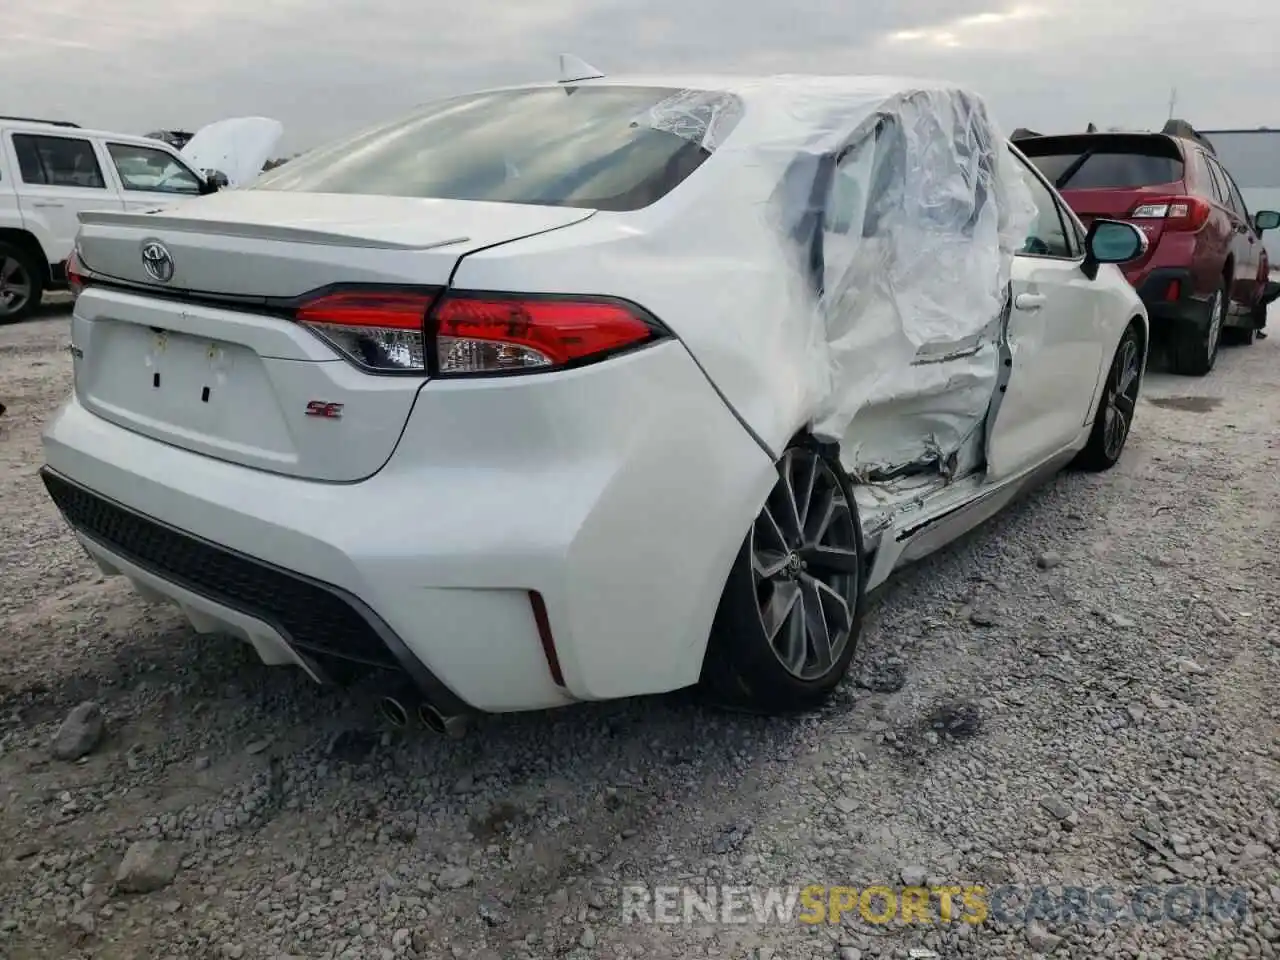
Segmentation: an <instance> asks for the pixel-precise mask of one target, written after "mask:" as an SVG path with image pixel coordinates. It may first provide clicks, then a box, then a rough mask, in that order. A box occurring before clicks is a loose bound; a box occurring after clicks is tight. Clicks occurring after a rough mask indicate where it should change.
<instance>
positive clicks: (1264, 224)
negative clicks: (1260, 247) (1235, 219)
mask: <svg viewBox="0 0 1280 960" xmlns="http://www.w3.org/2000/svg"><path fill="white" fill-rule="evenodd" d="M1253 227H1254V229H1255V230H1257V231H1258V232H1259V233H1261V232H1262V231H1263V230H1274V229H1275V228H1276V227H1280V213H1277V212H1276V211H1275V210H1259V211H1258V212H1257V213H1255V214H1254V215H1253Z"/></svg>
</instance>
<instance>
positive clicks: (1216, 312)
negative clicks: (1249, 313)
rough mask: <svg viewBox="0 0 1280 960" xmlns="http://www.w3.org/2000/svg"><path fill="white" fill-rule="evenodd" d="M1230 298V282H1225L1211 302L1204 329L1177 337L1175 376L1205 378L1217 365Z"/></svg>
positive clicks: (1173, 357)
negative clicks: (1228, 286) (1228, 297)
mask: <svg viewBox="0 0 1280 960" xmlns="http://www.w3.org/2000/svg"><path fill="white" fill-rule="evenodd" d="M1227 296H1228V288H1227V281H1226V280H1225V279H1224V280H1223V281H1222V284H1221V286H1219V287H1218V289H1217V290H1216V291H1214V294H1213V299H1212V300H1210V301H1209V321H1208V323H1207V324H1206V325H1205V328H1204V329H1203V330H1201V329H1199V328H1197V327H1190V328H1187V329H1183V330H1178V331H1177V332H1176V333H1175V334H1174V337H1173V342H1172V343H1171V344H1170V351H1169V355H1170V359H1171V360H1172V366H1173V372H1174V373H1180V374H1182V375H1184V376H1188V377H1203V376H1205V375H1207V374H1208V373H1209V372H1210V371H1211V370H1213V365H1214V364H1215V363H1217V362H1218V347H1219V345H1220V344H1221V342H1222V328H1223V325H1224V322H1225V321H1226V318H1227Z"/></svg>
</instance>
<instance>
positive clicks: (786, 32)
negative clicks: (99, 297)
mask: <svg viewBox="0 0 1280 960" xmlns="http://www.w3.org/2000/svg"><path fill="white" fill-rule="evenodd" d="M3 7H4V17H3V20H4V27H3V40H4V43H3V46H4V54H3V56H0V113H5V114H21V115H34V116H40V117H50V118H56V119H68V120H74V121H76V122H78V123H80V124H81V125H82V126H95V127H105V128H107V129H112V130H120V131H127V132H137V133H145V132H147V131H150V130H153V129H156V128H175V127H177V128H186V129H195V128H196V127H198V126H199V125H201V124H203V123H206V122H209V121H212V120H217V119H221V118H223V117H228V116H240V115H247V114H256V115H265V116H271V117H275V118H276V119H279V120H281V121H283V123H284V125H285V130H286V133H285V143H284V144H283V145H282V149H283V150H285V151H288V152H293V151H295V150H298V149H302V148H305V147H309V146H313V145H315V144H316V143H318V142H321V141H323V140H325V139H328V138H330V137H333V136H338V135H341V134H344V133H346V132H349V131H352V130H354V129H358V128H360V127H363V126H366V125H368V124H369V123H370V122H373V121H377V120H379V119H381V118H382V117H384V116H387V115H394V114H395V113H397V112H399V111H401V110H402V109H404V108H407V107H410V106H412V105H414V104H415V103H419V102H421V101H423V100H427V99H431V98H432V97H435V96H439V95H445V94H452V93H459V92H463V91H466V90H469V89H476V88H479V87H485V86H496V85H501V84H506V83H518V82H523V81H536V80H545V79H553V78H555V76H556V73H557V59H556V55H557V54H559V53H561V52H570V53H574V54H576V55H578V56H580V57H582V58H583V59H585V60H588V61H589V62H591V63H593V64H594V65H595V66H597V67H599V68H601V69H602V70H603V71H604V72H606V73H612V74H619V73H624V72H641V71H644V72H656V71H662V70H670V69H675V70H683V71H687V72H709V71H716V72H720V71H723V72H733V73H760V72H764V73H774V72H802V73H819V72H827V73H898V74H910V75H914V76H930V77H940V78H943V79H948V80H954V81H958V82H961V83H964V84H966V85H968V86H970V87H973V88H975V89H977V90H978V91H979V92H980V93H982V94H984V95H985V96H986V97H987V99H988V100H989V102H990V103H991V104H992V105H993V106H994V108H995V111H996V114H997V116H998V117H999V118H1000V120H1001V122H1002V123H1003V125H1004V126H1005V128H1006V130H1012V129H1013V128H1014V127H1017V126H1029V127H1032V128H1034V129H1037V130H1040V131H1042V132H1048V131H1052V130H1062V129H1079V128H1083V127H1084V125H1085V124H1086V123H1088V122H1090V121H1093V122H1095V123H1097V124H1098V125H1099V126H1102V127H1106V126H1112V125H1126V126H1138V127H1148V126H1156V127H1158V126H1159V125H1160V124H1162V123H1163V122H1164V120H1165V118H1166V116H1167V115H1168V110H1169V106H1168V101H1169V93H1170V88H1171V87H1173V86H1176V87H1177V97H1178V99H1177V107H1176V110H1175V113H1176V114H1177V115H1178V116H1180V117H1183V118H1184V119H1187V120H1190V121H1191V122H1192V123H1193V124H1195V125H1196V126H1199V127H1203V128H1206V129H1212V128H1215V127H1218V128H1221V127H1227V126H1244V127H1254V126H1260V125H1265V126H1270V127H1280V96H1277V90H1278V89H1280V83H1278V82H1277V81H1280V53H1277V50H1280V43H1277V40H1278V39H1280V4H1278V3H1276V2H1275V0H1231V2H1214V3H1209V2H1207V0H1029V2H1025V3H1014V4H1013V5H1005V4H1004V3H1003V2H1002V0H774V2H772V3H765V2H762V0H627V2H622V0H532V2H531V0H462V2H458V3H443V2H440V0H416V2H415V0H174V2H171V3H164V4H157V3H156V2H155V0H4V2H3Z"/></svg>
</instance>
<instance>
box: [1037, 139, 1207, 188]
mask: <svg viewBox="0 0 1280 960" xmlns="http://www.w3.org/2000/svg"><path fill="white" fill-rule="evenodd" d="M1018 147H1019V149H1021V150H1022V151H1023V152H1024V153H1025V154H1026V155H1027V158H1028V159H1029V160H1030V161H1031V162H1032V163H1034V164H1035V165H1036V166H1037V167H1038V168H1039V169H1040V172H1041V173H1043V174H1044V176H1045V178H1046V179H1047V180H1049V182H1051V183H1052V184H1053V185H1054V186H1055V187H1057V188H1058V189H1059V190H1090V189H1106V188H1120V189H1123V188H1126V187H1148V186H1152V185H1153V184H1159V183H1172V182H1174V181H1175V180H1181V179H1182V172H1183V171H1182V160H1181V159H1180V158H1179V157H1178V155H1177V147H1175V146H1174V145H1173V143H1172V142H1171V141H1169V140H1167V139H1165V138H1163V137H1152V138H1128V137H1125V138H1119V137H1118V138H1110V137H1108V138H1097V139H1089V138H1052V140H1049V139H1048V138H1047V139H1046V141H1044V142H1040V143H1029V142H1028V141H1026V140H1022V141H1019V142H1018Z"/></svg>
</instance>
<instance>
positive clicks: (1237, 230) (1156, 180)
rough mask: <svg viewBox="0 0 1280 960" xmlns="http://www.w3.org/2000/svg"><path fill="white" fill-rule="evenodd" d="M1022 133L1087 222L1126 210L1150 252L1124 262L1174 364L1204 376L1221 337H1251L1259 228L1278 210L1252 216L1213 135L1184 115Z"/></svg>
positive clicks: (1263, 285)
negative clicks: (1158, 125) (1156, 128)
mask: <svg viewBox="0 0 1280 960" xmlns="http://www.w3.org/2000/svg"><path fill="white" fill-rule="evenodd" d="M1020 132H1021V133H1022V135H1021V136H1018V137H1017V138H1016V140H1015V142H1016V144H1017V146H1018V149H1020V150H1021V151H1022V152H1023V153H1024V154H1026V156H1027V158H1028V159H1030V160H1031V162H1032V163H1034V164H1035V165H1036V166H1037V167H1039V168H1040V171H1041V172H1042V173H1043V174H1044V175H1045V176H1046V177H1047V178H1048V179H1049V180H1050V181H1051V182H1052V183H1053V184H1054V186H1056V187H1057V188H1058V190H1059V192H1061V194H1062V197H1063V199H1064V200H1066V201H1067V203H1068V204H1069V205H1070V207H1071V209H1072V210H1074V211H1075V212H1076V214H1077V215H1078V216H1079V217H1080V219H1081V220H1082V221H1083V222H1084V225H1085V226H1086V227H1088V225H1089V223H1090V221H1091V220H1093V219H1094V218H1095V217H1108V218H1110V219H1115V220H1125V221H1128V222H1129V223H1132V224H1133V225H1134V226H1135V227H1138V228H1139V229H1140V230H1141V231H1142V232H1143V233H1144V234H1145V235H1146V237H1147V252H1146V253H1145V254H1144V255H1143V256H1142V257H1141V258H1139V259H1137V260H1134V261H1132V262H1130V263H1126V264H1124V265H1123V270H1124V272H1125V276H1127V277H1128V278H1129V282H1130V283H1132V284H1133V286H1134V288H1135V289H1136V290H1137V291H1138V295H1139V296H1141V297H1142V301H1143V303H1145V304H1146V305H1147V312H1148V314H1149V315H1150V317H1151V328H1152V332H1153V337H1154V338H1159V339H1161V340H1164V341H1165V342H1166V343H1167V344H1168V353H1169V357H1170V361H1171V364H1172V367H1173V370H1174V372H1176V373H1182V374H1190V375H1193V376H1203V375H1204V374H1206V373H1208V372H1209V371H1210V370H1212V369H1213V364H1214V361H1215V360H1216V359H1217V356H1218V344H1219V342H1220V341H1221V340H1223V339H1227V340H1229V341H1235V342H1238V343H1252V342H1253V339H1254V337H1255V336H1256V335H1257V332H1258V331H1259V330H1261V329H1262V327H1263V325H1264V324H1265V323H1266V316H1267V301H1268V299H1270V298H1269V297H1268V296H1267V279H1268V277H1267V274H1268V271H1269V266H1268V263H1267V252H1266V249H1265V247H1264V246H1263V244H1262V240H1261V233H1262V232H1263V231H1264V230H1271V229H1274V228H1275V227H1277V226H1280V213H1276V212H1275V211H1271V210H1263V211H1259V212H1258V213H1256V214H1255V215H1254V216H1252V217H1250V215H1249V211H1248V209H1247V208H1246V207H1245V204H1244V200H1243V199H1241V197H1240V190H1239V188H1237V187H1236V185H1235V181H1234V180H1232V178H1231V175H1230V174H1229V173H1228V172H1227V170H1226V168H1225V167H1224V166H1223V165H1222V164H1221V163H1220V162H1219V161H1218V158H1217V157H1216V156H1215V155H1214V152H1213V147H1212V145H1211V144H1210V143H1209V142H1208V141H1207V140H1206V139H1205V138H1204V137H1202V136H1200V135H1199V134H1197V133H1196V132H1195V131H1194V130H1192V129H1191V127H1190V126H1189V125H1188V124H1186V123H1183V122H1181V121H1177V120H1174V121H1170V123H1169V124H1167V125H1166V126H1165V130H1164V132H1162V133H1095V132H1089V133H1082V134H1068V135H1064V136H1039V135H1032V134H1029V133H1028V132H1022V131H1020Z"/></svg>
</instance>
